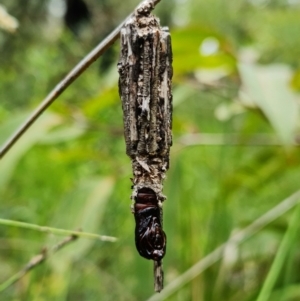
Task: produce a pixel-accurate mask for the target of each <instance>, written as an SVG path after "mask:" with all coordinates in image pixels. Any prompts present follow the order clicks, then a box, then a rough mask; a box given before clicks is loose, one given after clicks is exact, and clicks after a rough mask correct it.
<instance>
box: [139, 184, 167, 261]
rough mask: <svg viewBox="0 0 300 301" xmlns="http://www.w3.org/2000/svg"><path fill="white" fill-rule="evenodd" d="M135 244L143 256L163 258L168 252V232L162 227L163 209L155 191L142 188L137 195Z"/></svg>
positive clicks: (155, 258)
mask: <svg viewBox="0 0 300 301" xmlns="http://www.w3.org/2000/svg"><path fill="white" fill-rule="evenodd" d="M134 217H135V221H136V227H135V245H136V248H137V250H138V252H139V253H140V255H141V256H143V257H145V258H147V259H152V260H161V259H162V258H163V257H164V255H165V253H166V234H165V232H164V231H163V229H162V224H161V210H160V208H159V204H158V200H157V197H156V194H155V192H154V191H153V190H152V189H149V188H142V189H140V190H139V191H138V193H137V196H136V197H135V204H134Z"/></svg>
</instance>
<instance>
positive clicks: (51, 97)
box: [0, 0, 160, 159]
mask: <svg viewBox="0 0 300 301" xmlns="http://www.w3.org/2000/svg"><path fill="white" fill-rule="evenodd" d="M159 2H160V0H145V1H143V2H142V3H141V4H140V6H141V5H142V6H144V7H146V6H148V7H150V8H152V9H153V8H154V7H155V5H156V4H157V3H159ZM140 6H139V7H140ZM130 17H131V14H130V16H128V17H127V18H126V19H125V20H124V21H123V22H122V23H121V24H120V25H119V26H118V27H116V28H115V29H114V30H113V31H112V32H111V33H110V34H109V35H108V36H107V37H106V38H105V39H104V40H103V41H102V42H101V43H100V44H98V45H97V46H96V47H95V48H94V49H93V50H92V51H91V52H90V53H89V54H87V55H86V56H85V57H84V58H83V59H82V60H81V61H80V62H79V63H78V64H77V65H76V66H75V67H74V68H73V69H72V70H71V71H70V72H69V73H68V74H67V75H66V77H65V78H64V79H63V80H61V81H60V82H59V83H58V84H57V85H56V86H55V87H54V89H53V90H52V91H51V92H50V93H49V94H48V95H47V96H46V98H44V100H43V101H42V102H41V104H40V105H39V106H38V107H37V108H36V109H35V110H34V111H33V112H32V114H31V115H30V116H29V117H28V118H27V120H26V121H25V122H24V123H23V124H22V125H21V126H20V127H19V128H18V129H17V130H16V132H15V133H14V134H13V135H12V136H11V137H10V138H9V139H8V140H7V141H6V142H5V143H4V146H3V147H2V149H1V150H0V159H1V158H3V156H4V155H5V154H6V153H7V152H8V151H9V150H10V149H11V147H12V146H13V145H14V144H15V143H16V142H17V141H18V140H19V139H20V138H21V136H22V135H23V134H24V133H25V132H26V131H27V130H28V129H29V128H30V126H31V125H32V124H33V123H34V122H35V121H36V120H37V118H38V117H39V116H40V115H41V114H42V113H43V112H44V111H45V110H46V109H47V108H48V107H49V106H50V105H51V104H52V103H53V102H54V101H55V100H56V99H57V98H58V97H59V96H60V95H61V94H62V93H63V92H64V91H65V90H66V89H67V88H68V87H69V86H70V85H71V84H72V83H73V82H74V81H75V79H77V78H78V77H79V76H80V75H81V74H82V73H83V72H84V71H85V70H86V69H87V68H88V67H89V66H90V65H91V64H92V63H93V62H94V61H96V60H97V59H98V58H99V57H100V56H101V55H102V54H103V53H104V52H105V51H106V50H107V49H108V48H109V47H110V46H111V45H112V44H113V43H114V42H115V41H116V40H117V39H118V37H119V34H120V31H121V28H122V27H123V25H124V24H125V22H126V20H127V19H129V18H130Z"/></svg>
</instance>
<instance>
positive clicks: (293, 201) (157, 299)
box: [147, 190, 300, 301]
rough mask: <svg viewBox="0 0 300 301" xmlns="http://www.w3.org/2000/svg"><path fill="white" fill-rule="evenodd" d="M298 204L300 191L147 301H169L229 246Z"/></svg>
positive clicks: (214, 261)
mask: <svg viewBox="0 0 300 301" xmlns="http://www.w3.org/2000/svg"><path fill="white" fill-rule="evenodd" d="M298 204H300V190H298V191H297V192H295V193H294V194H292V195H290V196H289V197H288V198H286V199H284V200H283V201H281V202H280V203H279V204H278V205H277V206H275V207H273V208H272V209H271V210H269V211H268V212H267V213H265V214H264V215H262V216H261V217H259V218H258V219H256V220H255V221H254V222H253V223H252V224H250V225H249V226H247V227H246V228H244V229H242V230H240V231H238V232H236V233H235V234H233V235H232V237H231V238H230V239H229V240H228V241H227V242H226V243H224V244H222V245H221V246H219V247H218V248H216V249H215V250H214V251H212V252H211V253H210V254H208V255H207V256H205V257H204V258H202V259H201V260H199V261H198V262H197V263H196V264H194V265H193V266H192V267H191V268H189V269H188V270H187V271H185V272H184V273H183V274H181V275H180V276H179V277H177V278H176V279H174V280H173V281H172V282H170V283H169V284H168V285H167V286H166V287H165V288H164V290H163V291H162V293H160V294H156V295H153V296H152V297H150V298H149V299H148V300H147V301H161V300H165V299H167V298H168V297H169V296H171V295H172V294H174V293H175V292H176V291H178V290H179V289H180V288H181V287H182V286H184V285H185V284H187V283H189V282H190V281H191V280H193V279H194V278H196V277H197V276H199V275H200V274H201V273H202V272H204V271H205V270H206V269H208V268H209V267H211V266H212V265H213V264H214V263H216V262H217V261H218V260H220V259H221V258H222V257H223V254H224V251H225V249H226V247H227V246H228V245H234V246H236V247H237V246H238V245H240V244H241V243H243V242H244V241H246V240H247V239H249V238H250V237H251V236H253V235H254V234H256V233H257V232H259V231H260V230H261V229H263V228H264V227H266V226H267V225H268V224H270V223H271V222H273V221H274V220H276V219H277V218H278V217H280V216H282V215H283V214H285V213H286V212H288V211H289V210H291V209H292V208H294V207H295V206H296V205H298Z"/></svg>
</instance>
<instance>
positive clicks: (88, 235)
mask: <svg viewBox="0 0 300 301" xmlns="http://www.w3.org/2000/svg"><path fill="white" fill-rule="evenodd" d="M0 225H5V226H13V227H20V228H25V229H30V230H35V231H39V232H46V233H51V234H55V235H76V236H78V237H85V238H90V239H99V240H102V241H109V242H115V241H117V238H116V237H113V236H106V235H98V234H94V233H88V232H81V231H72V230H65V229H58V228H52V227H47V226H39V225H35V224H29V223H24V222H18V221H14V220H9V219H3V218H0Z"/></svg>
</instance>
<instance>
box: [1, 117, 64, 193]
mask: <svg viewBox="0 0 300 301" xmlns="http://www.w3.org/2000/svg"><path fill="white" fill-rule="evenodd" d="M26 116H28V113H26ZM24 117H25V115H24V114H22V115H17V116H16V117H13V118H12V119H11V120H9V121H8V122H6V123H4V124H3V125H2V126H1V129H0V133H1V135H0V141H2V142H3V141H5V139H7V138H8V136H9V134H11V133H12V132H13V131H14V130H15V129H16V128H17V125H19V124H20V123H21V122H22V121H24ZM60 123H61V118H60V117H59V115H57V114H53V113H45V114H43V115H42V116H41V117H40V118H39V119H38V120H37V121H36V123H35V124H33V125H32V126H31V128H30V129H29V130H28V131H27V132H26V134H24V135H23V136H22V137H21V138H20V140H19V141H18V142H17V143H16V144H15V145H14V146H13V147H12V148H11V149H10V150H9V152H8V153H7V154H6V155H5V156H4V157H3V158H2V159H1V160H0V190H2V189H4V187H5V186H6V184H7V183H8V181H9V179H10V177H11V176H12V174H13V171H14V169H15V167H16V166H17V164H18V162H19V160H20V159H21V158H22V156H23V155H24V154H25V153H26V152H27V151H28V150H29V149H30V148H31V147H32V146H33V145H34V144H36V143H37V142H38V141H39V140H40V139H41V138H42V137H43V136H44V135H45V134H46V133H47V132H48V131H49V130H50V129H51V128H53V127H54V126H57V125H58V124H60Z"/></svg>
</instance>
